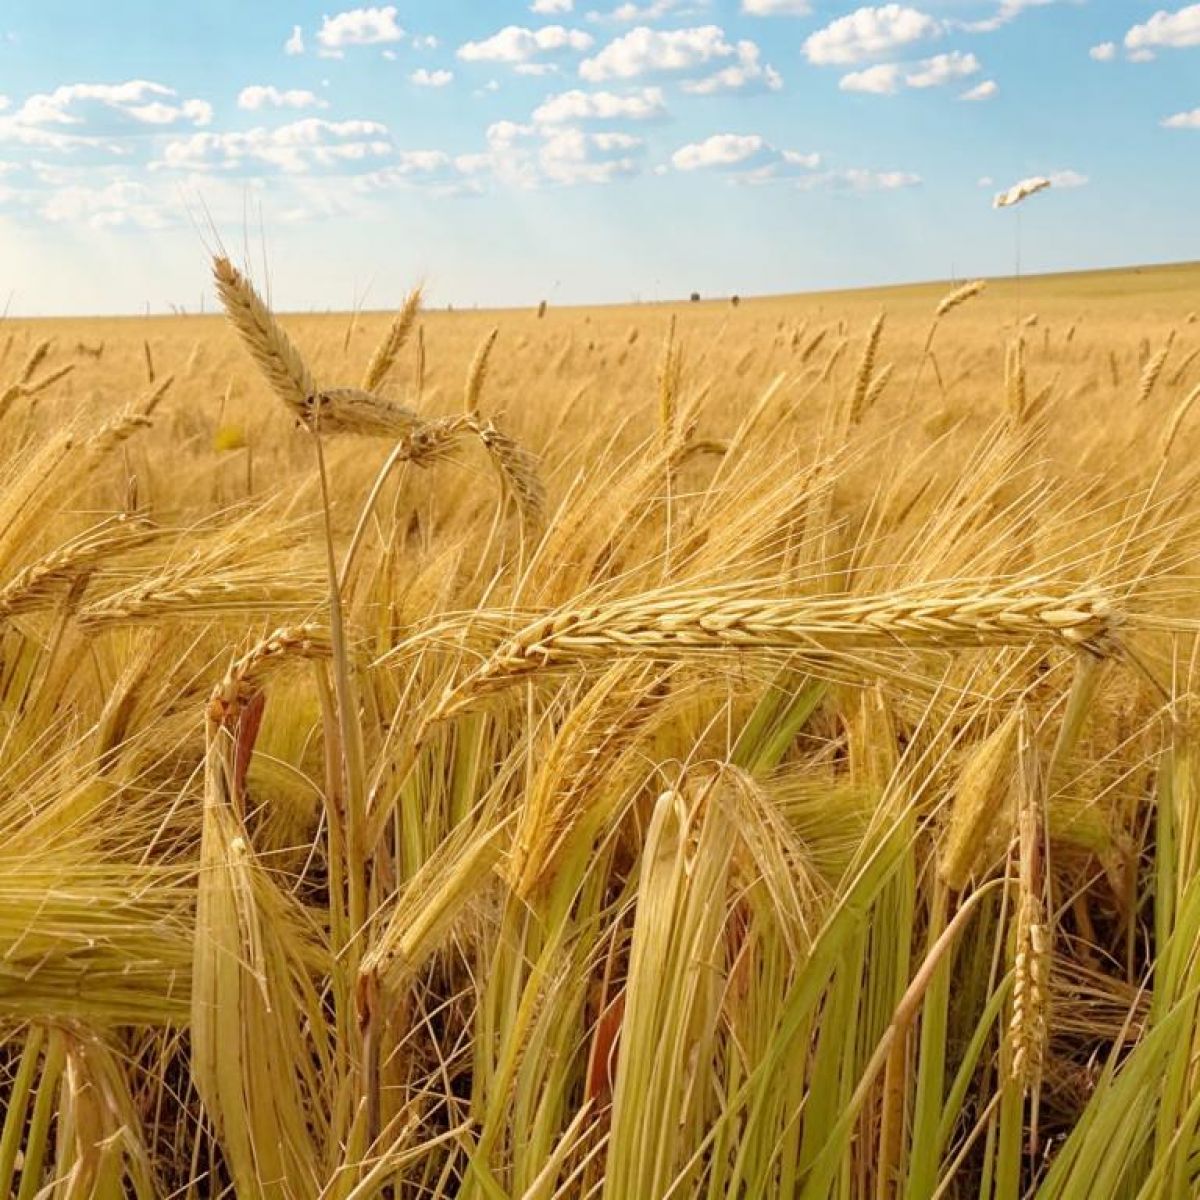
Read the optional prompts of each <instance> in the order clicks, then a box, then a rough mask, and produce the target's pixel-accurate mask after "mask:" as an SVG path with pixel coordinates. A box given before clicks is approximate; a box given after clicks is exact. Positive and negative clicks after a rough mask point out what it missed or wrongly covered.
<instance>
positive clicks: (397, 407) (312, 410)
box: [304, 388, 421, 438]
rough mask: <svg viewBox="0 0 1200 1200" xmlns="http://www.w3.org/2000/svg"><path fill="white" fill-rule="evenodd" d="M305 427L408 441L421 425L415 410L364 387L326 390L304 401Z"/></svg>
mask: <svg viewBox="0 0 1200 1200" xmlns="http://www.w3.org/2000/svg"><path fill="white" fill-rule="evenodd" d="M304 408H305V412H306V414H307V415H306V417H305V422H304V423H305V424H306V425H308V426H309V427H310V428H313V429H317V430H319V431H320V432H322V433H357V434H360V435H362V436H364V437H386V438H404V437H407V436H408V435H409V434H410V433H412V432H413V430H415V429H417V428H419V427H420V425H421V418H420V417H418V416H417V414H416V413H415V412H413V410H412V409H411V408H405V407H404V405H402V404H391V403H389V402H388V401H387V400H382V399H380V397H378V396H376V395H373V394H372V393H371V392H364V391H362V390H361V389H360V388H326V389H325V390H324V391H321V392H316V393H314V394H313V395H310V396H308V397H307V398H306V399H305V402H304Z"/></svg>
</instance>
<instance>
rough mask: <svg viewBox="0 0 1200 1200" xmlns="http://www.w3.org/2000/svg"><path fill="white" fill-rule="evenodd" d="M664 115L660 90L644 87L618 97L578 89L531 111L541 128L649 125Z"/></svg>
mask: <svg viewBox="0 0 1200 1200" xmlns="http://www.w3.org/2000/svg"><path fill="white" fill-rule="evenodd" d="M666 115H667V106H666V102H665V100H664V98H663V91H662V88H656V87H648V88H642V89H641V90H640V91H636V92H628V93H626V94H625V95H618V94H617V93H615V92H584V91H580V90H579V89H578V88H576V89H574V90H572V91H569V92H560V93H559V94H558V95H556V96H549V97H547V99H546V100H545V101H544V103H542V104H541V105H539V106H538V107H537V108H535V109H534V110H533V119H534V121H536V122H537V123H538V124H541V125H562V124H567V123H570V122H575V121H609V120H628V121H651V120H659V119H661V118H662V117H665V116H666Z"/></svg>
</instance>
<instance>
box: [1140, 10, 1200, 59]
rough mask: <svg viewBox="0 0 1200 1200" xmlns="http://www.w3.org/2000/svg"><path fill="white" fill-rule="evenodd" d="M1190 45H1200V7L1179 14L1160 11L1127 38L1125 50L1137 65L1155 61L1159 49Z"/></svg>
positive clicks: (1178, 12) (1180, 11)
mask: <svg viewBox="0 0 1200 1200" xmlns="http://www.w3.org/2000/svg"><path fill="white" fill-rule="evenodd" d="M1188 46H1200V4H1189V5H1187V7H1186V8H1181V9H1179V10H1178V11H1177V12H1166V11H1159V12H1156V13H1155V14H1154V15H1153V16H1152V17H1151V18H1150V19H1149V20H1148V21H1145V22H1143V23H1142V24H1140V25H1134V26H1133V28H1132V29H1130V30H1129V32H1128V33H1127V34H1126V35H1125V49H1126V50H1127V51H1128V52H1129V56H1130V58H1132V59H1134V60H1135V61H1137V62H1146V61H1148V60H1149V59H1151V58H1153V57H1154V53H1155V51H1156V50H1178V49H1182V48H1185V47H1188Z"/></svg>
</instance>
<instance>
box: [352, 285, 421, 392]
mask: <svg viewBox="0 0 1200 1200" xmlns="http://www.w3.org/2000/svg"><path fill="white" fill-rule="evenodd" d="M420 311H421V289H420V288H419V287H415V288H413V290H412V291H411V292H409V293H408V295H407V296H406V297H405V300H404V303H403V305H401V307H400V311H399V312H398V313H397V314H396V316H395V318H394V319H393V321H392V323H391V325H390V326H389V327H388V331H387V333H386V334H385V335H384V338H383V340H382V341H381V342H380V343H379V345H378V346H377V347H376V348H375V353H374V354H372V355H371V361H370V362H369V363H368V364H367V369H366V372H365V373H364V375H363V381H362V390H363V391H364V392H377V391H378V390H379V388H380V386H381V385H382V384H383V382H384V380H386V379H387V377H388V374H389V373H390V372H391V370H392V368H393V367H394V366H395V364H396V359H397V358H399V356H400V351H401V350H403V349H404V347H405V345H406V344H407V342H408V338H409V335H410V334H411V333H412V330H413V326H414V325H415V324H416V321H417V315H418V314H419V313H420Z"/></svg>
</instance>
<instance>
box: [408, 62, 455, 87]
mask: <svg viewBox="0 0 1200 1200" xmlns="http://www.w3.org/2000/svg"><path fill="white" fill-rule="evenodd" d="M408 79H409V82H410V83H415V84H416V85H417V87H429V88H441V87H446V86H447V84H450V83H452V82H453V81H454V72H453V71H427V70H426V69H425V68H424V67H418V68H417V69H416V70H415V71H414V72H413V73H412V74H411V75H410V76H409V77H408Z"/></svg>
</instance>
